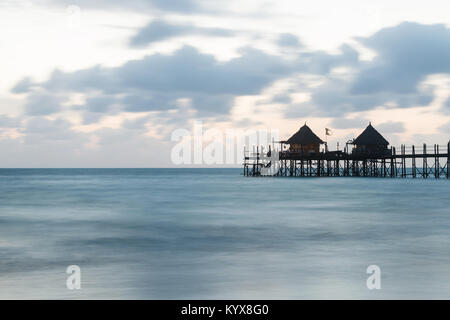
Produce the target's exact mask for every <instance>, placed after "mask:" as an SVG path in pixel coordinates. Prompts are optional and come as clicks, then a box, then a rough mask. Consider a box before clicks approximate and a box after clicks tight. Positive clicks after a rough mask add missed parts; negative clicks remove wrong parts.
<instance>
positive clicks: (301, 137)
mask: <svg viewBox="0 0 450 320" xmlns="http://www.w3.org/2000/svg"><path fill="white" fill-rule="evenodd" d="M286 143H288V144H301V145H315V144H317V145H320V144H322V143H324V142H323V141H322V139H320V138H319V137H318V136H317V135H316V134H315V133H314V132H313V131H312V130H311V129H310V128H309V127H308V126H307V125H306V124H305V125H304V126H303V127H301V128H300V129H299V130H298V131H297V132H296V133H294V135H293V136H292V137H290V138H289V139H288V140H287V141H286Z"/></svg>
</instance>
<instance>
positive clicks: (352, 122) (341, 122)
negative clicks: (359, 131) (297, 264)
mask: <svg viewBox="0 0 450 320" xmlns="http://www.w3.org/2000/svg"><path fill="white" fill-rule="evenodd" d="M368 122H369V121H367V120H366V119H360V118H356V119H347V118H335V119H333V121H331V123H330V127H331V128H335V129H353V128H364V127H365V126H367V124H368Z"/></svg>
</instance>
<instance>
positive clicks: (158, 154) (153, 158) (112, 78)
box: [0, 0, 450, 168]
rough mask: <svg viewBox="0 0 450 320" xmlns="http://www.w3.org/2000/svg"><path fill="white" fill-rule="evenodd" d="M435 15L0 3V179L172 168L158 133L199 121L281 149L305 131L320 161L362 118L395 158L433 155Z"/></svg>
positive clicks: (414, 9) (325, 4)
mask: <svg viewBox="0 0 450 320" xmlns="http://www.w3.org/2000/svg"><path fill="white" fill-rule="evenodd" d="M448 12H450V2H449V1H448V0H429V1H426V2H423V1H416V0H409V1H404V0H396V1H392V0H390V1H386V0H380V1H377V2H376V3H374V2H373V1H361V0H358V1H357V0H343V1H339V2H337V1H331V0H317V1H308V2H303V1H287V0H277V1H256V0H255V1H253V0H239V1H235V0H227V1H218V0H208V1H202V0H173V1H164V0H130V1H119V0H109V1H106V0H98V1H88V0H78V1H75V0H73V1H61V0H35V1H28V0H0V24H1V28H0V36H1V41H0V70H1V77H0V150H1V151H0V154H1V157H0V167H44V168H47V167H174V166H177V164H175V163H174V162H173V159H172V158H171V154H172V151H173V148H174V146H175V145H176V144H177V143H178V141H175V140H174V138H173V133H174V132H176V130H180V129H182V130H185V131H188V132H192V130H193V128H194V127H195V125H196V124H198V123H200V122H201V123H202V125H203V127H204V129H205V130H207V129H213V130H216V131H217V132H219V133H220V132H222V133H224V132H226V130H231V129H232V130H276V131H277V132H278V134H279V137H280V139H282V140H283V139H288V138H289V137H290V136H291V135H292V134H293V133H295V132H296V131H297V130H298V129H299V127H300V126H302V125H303V124H304V123H305V122H306V123H307V124H308V125H309V126H310V127H311V129H312V130H313V131H314V132H316V134H317V135H319V136H320V137H321V138H322V139H323V140H325V139H327V142H328V145H329V148H330V149H335V148H336V147H337V143H338V142H339V143H340V144H341V146H342V145H343V144H345V142H346V141H348V140H349V139H352V138H355V137H356V136H357V135H358V134H359V133H360V132H361V131H362V130H363V129H364V128H365V127H366V126H367V125H368V123H369V122H371V123H372V125H373V126H374V127H375V128H376V129H377V130H378V131H380V133H382V134H383V135H384V136H385V137H386V139H387V140H388V141H389V142H390V143H391V145H394V146H398V145H400V144H416V145H421V144H422V143H428V144H434V143H439V144H441V145H446V144H447V142H448V141H449V138H450V17H449V15H448ZM325 128H330V129H331V132H332V135H331V136H325ZM202 139H203V138H202ZM207 142H208V140H207V138H204V141H203V143H204V145H206V144H207ZM237 163H240V161H237ZM200 166H206V165H205V164H200Z"/></svg>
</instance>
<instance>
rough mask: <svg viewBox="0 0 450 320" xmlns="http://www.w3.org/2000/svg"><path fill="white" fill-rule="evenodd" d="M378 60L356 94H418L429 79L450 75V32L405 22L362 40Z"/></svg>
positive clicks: (363, 74) (365, 69)
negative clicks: (423, 83)
mask: <svg viewBox="0 0 450 320" xmlns="http://www.w3.org/2000/svg"><path fill="white" fill-rule="evenodd" d="M359 41H360V42H361V43H362V44H363V45H365V46H366V47H368V48H370V49H372V50H374V51H376V53H377V57H376V58H375V59H374V60H373V61H372V62H371V63H369V64H367V65H366V66H365V67H363V68H362V70H361V72H360V73H359V75H358V77H357V78H356V80H355V81H354V83H353V85H352V89H351V92H352V93H353V94H374V93H379V92H391V93H400V94H408V93H415V92H416V90H417V85H418V84H419V83H420V82H421V81H422V80H424V79H425V77H426V76H427V75H430V74H436V73H450V29H449V28H447V27H446V26H445V25H444V24H435V25H423V24H418V23H411V22H405V23H402V24H400V25H398V26H395V27H390V28H385V29H382V30H381V31H379V32H377V33H375V34H374V35H373V36H371V37H368V38H359Z"/></svg>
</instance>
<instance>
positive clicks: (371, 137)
mask: <svg viewBox="0 0 450 320" xmlns="http://www.w3.org/2000/svg"><path fill="white" fill-rule="evenodd" d="M353 144H354V145H357V146H361V145H366V146H370V145H377V146H388V145H389V142H388V141H387V140H386V139H385V138H384V137H383V136H382V135H381V134H380V133H379V132H378V131H377V130H376V129H375V128H374V127H373V126H372V124H371V123H369V125H368V126H367V128H366V129H365V130H364V131H363V132H362V133H361V134H360V135H359V136H358V137H357V138H356V139H355V140H353Z"/></svg>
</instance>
